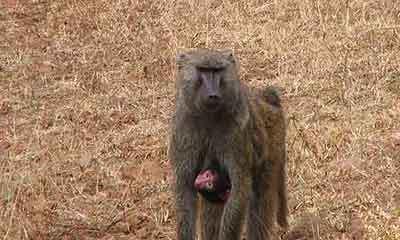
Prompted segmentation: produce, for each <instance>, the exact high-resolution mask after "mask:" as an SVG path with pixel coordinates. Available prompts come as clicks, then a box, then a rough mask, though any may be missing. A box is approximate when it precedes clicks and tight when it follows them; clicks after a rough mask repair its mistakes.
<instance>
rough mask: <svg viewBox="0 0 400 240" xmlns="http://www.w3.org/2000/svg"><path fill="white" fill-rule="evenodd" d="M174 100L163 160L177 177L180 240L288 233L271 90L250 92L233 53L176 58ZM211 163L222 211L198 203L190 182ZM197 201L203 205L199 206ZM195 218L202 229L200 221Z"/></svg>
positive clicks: (280, 134)
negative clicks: (223, 182) (224, 194)
mask: <svg viewBox="0 0 400 240" xmlns="http://www.w3.org/2000/svg"><path fill="white" fill-rule="evenodd" d="M176 64H177V73H176V78H177V79H176V99H175V113H174V116H173V119H172V122H171V123H172V124H171V132H170V139H169V148H168V155H169V158H170V161H171V164H172V166H173V169H174V174H175V204H176V215H177V237H178V240H194V239H195V236H196V230H197V229H196V226H199V228H200V229H199V232H200V237H201V239H202V240H210V239H218V240H238V239H240V236H241V232H242V229H243V225H244V223H245V219H246V218H247V223H248V224H247V227H246V229H247V239H248V240H261V239H262V240H264V239H271V238H273V237H274V235H275V234H274V229H273V228H274V224H275V221H277V223H278V224H279V225H280V226H282V227H287V214H288V208H287V199H286V198H287V196H286V195H287V193H286V191H287V190H286V145H285V138H286V123H285V117H284V113H283V110H282V107H281V104H280V99H279V96H278V94H277V92H276V91H275V90H274V89H273V88H270V87H268V88H266V89H263V90H262V89H250V88H248V87H247V86H246V85H245V84H244V83H242V82H241V81H240V79H239V63H238V61H237V59H236V58H235V57H234V55H233V52H232V51H230V50H211V49H198V50H187V51H182V52H180V53H178V54H177V58H176ZM208 161H211V162H212V161H216V162H217V163H218V164H219V166H221V169H222V170H223V171H226V172H227V174H228V177H229V180H230V184H231V190H230V193H229V198H228V199H227V201H226V203H225V204H215V203H213V202H211V201H207V200H205V199H202V198H198V197H197V196H198V194H197V191H196V188H195V186H194V182H195V179H196V177H197V176H198V174H199V173H200V172H201V171H202V170H203V167H204V166H205V163H207V162H208ZM197 201H200V202H197ZM197 218H199V221H197Z"/></svg>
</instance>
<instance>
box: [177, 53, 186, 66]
mask: <svg viewBox="0 0 400 240" xmlns="http://www.w3.org/2000/svg"><path fill="white" fill-rule="evenodd" d="M186 60H187V54H186V52H184V51H179V52H177V54H176V62H177V63H182V62H185V61H186Z"/></svg>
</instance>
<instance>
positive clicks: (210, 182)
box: [194, 170, 218, 191]
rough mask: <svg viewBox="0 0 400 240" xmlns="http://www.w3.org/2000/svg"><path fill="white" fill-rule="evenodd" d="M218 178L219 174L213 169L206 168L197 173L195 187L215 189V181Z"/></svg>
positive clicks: (198, 188)
mask: <svg viewBox="0 0 400 240" xmlns="http://www.w3.org/2000/svg"><path fill="white" fill-rule="evenodd" d="M217 180H218V177H217V174H216V173H215V172H214V171H212V170H206V171H204V172H203V173H200V174H199V175H197V177H196V180H195V181H194V187H195V188H196V189H197V190H200V189H205V190H207V191H214V190H215V189H214V183H215V182H216V181H217Z"/></svg>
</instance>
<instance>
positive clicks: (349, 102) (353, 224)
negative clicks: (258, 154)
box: [0, 0, 400, 240]
mask: <svg viewBox="0 0 400 240" xmlns="http://www.w3.org/2000/svg"><path fill="white" fill-rule="evenodd" d="M189 47H196V48H197V47H209V48H232V49H234V50H235V53H236V55H237V56H238V58H239V59H240V62H241V77H242V79H243V81H245V82H247V83H248V84H249V85H251V86H266V85H275V86H278V87H279V88H280V89H282V93H283V105H284V107H285V109H286V111H287V118H288V131H289V132H288V140H287V145H288V151H289V153H288V154H289V163H288V189H289V205H290V217H289V223H290V226H291V227H290V229H289V231H288V232H287V233H286V234H284V235H283V236H282V237H283V238H284V239H287V240H294V239H298V240H300V239H343V240H345V239H353V240H358V239H374V240H375V239H382V240H395V239H400V191H399V189H400V177H399V170H400V70H399V69H400V4H399V3H398V1H396V0H392V1H391V0H387V1H378V0H368V1H364V0H333V1H324V0H307V1H300V0H282V1H272V0H270V1H258V0H249V1H231V0H215V1H200V0H197V1H196V0H187V1H183V0H181V1H179V0H175V1H174V0H171V1H168V0H165V1H161V0H149V1H138V0H119V1H104V0H103V1H101V0H63V1H61V0H53V1H46V0H1V1H0V238H1V239H3V240H5V239H66V240H67V239H68V240H70V239H104V240H105V239H107V240H109V239H175V229H176V226H175V213H174V208H173V195H172V192H171V188H172V186H171V178H172V175H171V171H170V167H169V162H168V159H167V156H166V146H167V134H168V122H169V120H170V118H171V116H172V111H173V106H174V102H173V96H174V93H175V89H174V69H175V65H174V59H175V54H176V51H177V49H178V48H189Z"/></svg>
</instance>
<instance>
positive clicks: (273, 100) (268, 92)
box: [263, 86, 281, 107]
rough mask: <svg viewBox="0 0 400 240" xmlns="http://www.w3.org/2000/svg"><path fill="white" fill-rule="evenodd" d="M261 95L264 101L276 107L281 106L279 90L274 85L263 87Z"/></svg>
mask: <svg viewBox="0 0 400 240" xmlns="http://www.w3.org/2000/svg"><path fill="white" fill-rule="evenodd" d="M263 95H264V97H265V99H266V101H267V102H268V103H269V104H271V105H273V106H276V107H280V106H281V98H280V92H279V90H278V89H277V88H276V87H273V86H268V87H266V88H265V89H264V91H263Z"/></svg>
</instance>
